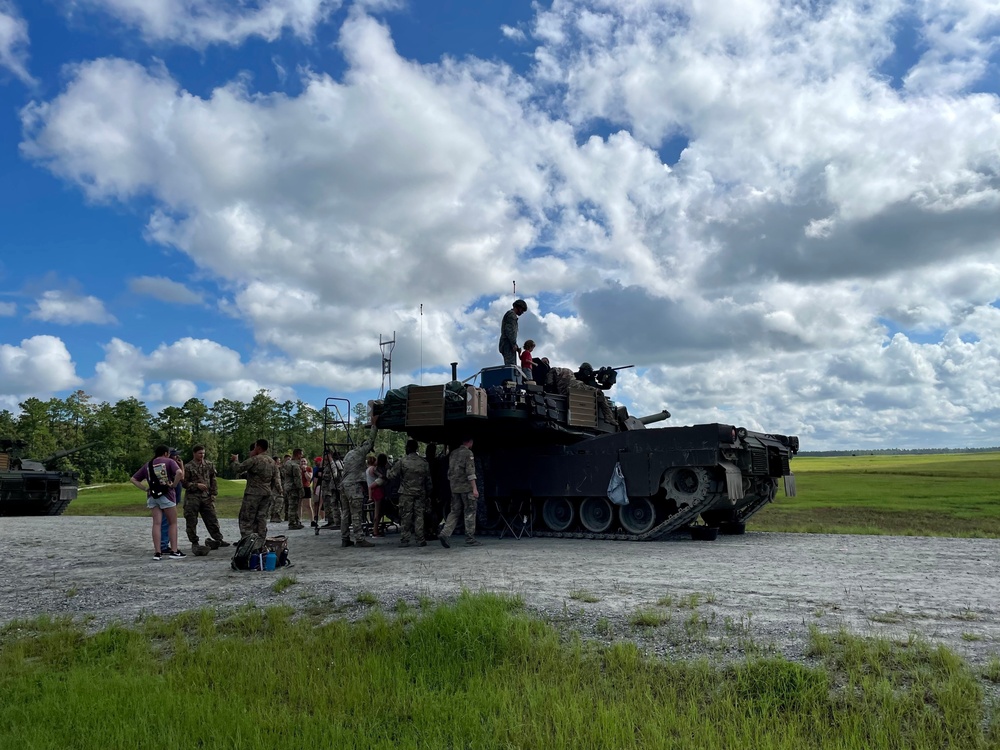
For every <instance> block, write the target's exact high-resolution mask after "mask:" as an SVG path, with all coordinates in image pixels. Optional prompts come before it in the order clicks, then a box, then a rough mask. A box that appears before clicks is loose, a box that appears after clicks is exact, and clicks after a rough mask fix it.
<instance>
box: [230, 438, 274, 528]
mask: <svg viewBox="0 0 1000 750" xmlns="http://www.w3.org/2000/svg"><path fill="white" fill-rule="evenodd" d="M267 446H268V443H267V440H265V439H264V438H261V439H260V440H258V441H257V442H256V443H254V446H253V450H252V451H251V452H250V458H248V459H246V460H245V461H243V462H240V457H239V456H238V455H237V454H233V455H232V456H230V459H231V461H232V463H231V464H230V466H231V468H232V469H233V471H234V472H235V473H237V474H239V473H241V472H246V475H247V488H246V490H244V491H243V504H242V505H241V506H240V515H239V523H240V536H241V537H245V536H248V535H250V534H252V533H256V534H257V535H258V536H260V537H261V538H266V537H267V515H268V510H269V509H270V507H271V497H272V495H273V494H276V493H278V492H279V491H280V488H281V485H280V484H279V483H278V468H277V467H276V466H275V465H274V461H273V460H271V457H270V456H269V455H267Z"/></svg>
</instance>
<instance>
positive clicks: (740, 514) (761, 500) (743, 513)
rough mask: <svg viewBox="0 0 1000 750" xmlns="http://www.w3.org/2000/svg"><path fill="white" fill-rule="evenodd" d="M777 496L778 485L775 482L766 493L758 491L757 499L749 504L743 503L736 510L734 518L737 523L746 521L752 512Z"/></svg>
mask: <svg viewBox="0 0 1000 750" xmlns="http://www.w3.org/2000/svg"><path fill="white" fill-rule="evenodd" d="M777 496H778V485H777V483H774V484H772V486H771V489H770V490H769V491H768V492H766V493H759V494H758V495H757V499H756V500H754V501H753V502H752V503H750V504H749V505H745V506H743V507H742V508H740V509H739V510H738V511H737V512H736V520H737V522H739V523H746V522H747V519H749V518H750V516H752V515H753V514H754V513H756V512H757V511H758V510H760V509H761V508H763V507H764V506H765V505H767V504H768V503H770V502H773V501H774V498H775V497H777Z"/></svg>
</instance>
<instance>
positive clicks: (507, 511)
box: [495, 497, 532, 539]
mask: <svg viewBox="0 0 1000 750" xmlns="http://www.w3.org/2000/svg"><path fill="white" fill-rule="evenodd" d="M495 502H496V509H497V513H498V514H499V516H500V520H501V521H502V522H503V526H502V527H501V529H500V538H501V539H503V537H504V534H510V535H511V536H512V537H514V538H515V539H520V538H521V537H522V536H527V537H530V536H531V531H532V528H531V527H532V521H531V517H532V512H531V498H530V497H520V498H510V499H507V500H505V501H501V500H499V499H498V500H496V501H495Z"/></svg>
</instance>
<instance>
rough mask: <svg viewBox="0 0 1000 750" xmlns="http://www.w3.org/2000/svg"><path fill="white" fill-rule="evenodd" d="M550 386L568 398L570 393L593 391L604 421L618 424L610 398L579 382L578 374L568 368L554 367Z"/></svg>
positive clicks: (549, 378)
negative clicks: (609, 401)
mask: <svg viewBox="0 0 1000 750" xmlns="http://www.w3.org/2000/svg"><path fill="white" fill-rule="evenodd" d="M548 384H549V385H550V386H551V387H552V388H553V390H555V392H556V393H558V394H559V395H560V396H568V395H569V392H570V391H592V392H594V393H596V394H597V408H598V409H600V410H601V415H602V416H603V417H604V421H605V422H607V423H608V424H618V419H617V418H616V417H615V413H614V411H613V410H612V409H611V404H609V403H608V397H607V396H605V395H604V391H602V390H601V389H600V388H594V387H593V386H591V385H587V384H586V383H583V382H581V381H579V380H577V379H576V373H574V372H573V371H572V370H571V369H569V368H568V367H553V368H552V369H551V370H549V375H548Z"/></svg>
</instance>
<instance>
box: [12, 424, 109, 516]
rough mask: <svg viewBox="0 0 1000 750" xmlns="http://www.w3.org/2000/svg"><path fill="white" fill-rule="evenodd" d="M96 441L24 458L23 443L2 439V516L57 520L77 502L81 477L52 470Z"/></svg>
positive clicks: (71, 472)
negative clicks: (55, 518) (59, 461)
mask: <svg viewBox="0 0 1000 750" xmlns="http://www.w3.org/2000/svg"><path fill="white" fill-rule="evenodd" d="M99 442H100V441H99V440H98V441H94V442H91V443H86V444H85V445H80V446H77V447H75V448H70V449H69V450H62V451H57V452H55V453H53V454H52V455H51V456H46V457H45V458H40V459H37V460H33V459H30V458H22V457H21V456H20V453H21V452H22V451H23V450H24V449H25V448H26V447H27V444H26V443H25V442H24V441H22V440H13V439H11V438H0V516H58V515H59V514H61V513H62V512H63V511H64V510H66V508H67V506H69V504H70V503H71V502H73V501H74V500H75V499H76V495H77V488H78V479H79V475H78V474H77V473H76V472H75V471H61V470H59V469H56V468H53V467H54V466H55V464H56V462H57V461H58V460H59V459H61V458H65V457H66V456H70V455H72V454H74V453H76V452H78V451H82V450H83V449H84V448H89V447H90V446H92V445H97V443H99Z"/></svg>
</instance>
